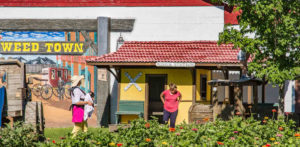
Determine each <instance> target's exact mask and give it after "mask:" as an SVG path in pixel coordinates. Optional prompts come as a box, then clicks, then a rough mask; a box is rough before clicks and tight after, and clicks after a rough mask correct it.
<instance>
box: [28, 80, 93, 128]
mask: <svg viewBox="0 0 300 147" xmlns="http://www.w3.org/2000/svg"><path fill="white" fill-rule="evenodd" d="M31 76H32V75H31ZM34 76H37V77H39V75H34ZM37 82H38V81H36V80H34V81H33V83H34V84H35V83H37ZM30 86H31V85H30ZM32 101H41V102H42V103H43V108H44V116H45V122H46V124H45V125H46V128H63V127H72V126H74V124H73V123H72V112H71V111H69V107H70V105H71V100H70V99H64V100H59V99H58V98H57V97H56V96H54V95H52V97H51V98H50V99H49V100H44V99H43V98H41V97H36V96H34V95H33V94H32ZM95 112H96V110H95V111H94V113H93V115H92V117H91V118H90V119H88V125H89V126H90V127H96V126H97V117H96V114H95Z"/></svg>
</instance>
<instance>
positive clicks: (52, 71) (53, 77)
mask: <svg viewBox="0 0 300 147" xmlns="http://www.w3.org/2000/svg"><path fill="white" fill-rule="evenodd" d="M51 79H52V80H54V79H55V70H54V69H52V70H51Z"/></svg>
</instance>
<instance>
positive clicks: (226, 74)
mask: <svg viewBox="0 0 300 147" xmlns="http://www.w3.org/2000/svg"><path fill="white" fill-rule="evenodd" d="M223 74H224V78H225V80H228V79H229V71H228V69H226V70H223ZM225 98H227V99H229V86H225ZM225 98H224V99H225Z"/></svg>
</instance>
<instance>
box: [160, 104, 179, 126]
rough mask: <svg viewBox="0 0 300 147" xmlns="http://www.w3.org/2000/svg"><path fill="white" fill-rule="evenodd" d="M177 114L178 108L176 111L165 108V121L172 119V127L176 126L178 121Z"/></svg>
mask: <svg viewBox="0 0 300 147" xmlns="http://www.w3.org/2000/svg"><path fill="white" fill-rule="evenodd" d="M177 114H178V110H176V111H175V112H169V111H167V110H165V109H164V117H163V121H164V122H165V123H167V122H168V121H169V119H170V127H171V128H175V122H176V117H177Z"/></svg>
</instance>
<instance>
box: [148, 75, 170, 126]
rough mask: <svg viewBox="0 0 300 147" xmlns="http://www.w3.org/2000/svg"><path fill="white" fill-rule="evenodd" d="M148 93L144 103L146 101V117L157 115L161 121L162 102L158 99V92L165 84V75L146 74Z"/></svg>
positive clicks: (161, 121) (161, 90)
mask: <svg viewBox="0 0 300 147" xmlns="http://www.w3.org/2000/svg"><path fill="white" fill-rule="evenodd" d="M146 79H147V83H148V95H147V97H148V98H147V99H146V103H148V108H146V109H147V111H148V113H146V114H147V118H148V119H152V118H151V116H154V117H157V118H158V121H159V122H160V123H163V109H164V107H163V103H162V101H161V99H160V94H161V92H163V91H164V90H165V88H166V85H167V75H147V76H146Z"/></svg>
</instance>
